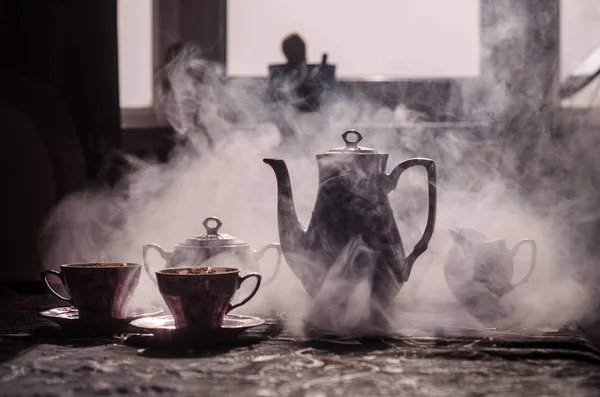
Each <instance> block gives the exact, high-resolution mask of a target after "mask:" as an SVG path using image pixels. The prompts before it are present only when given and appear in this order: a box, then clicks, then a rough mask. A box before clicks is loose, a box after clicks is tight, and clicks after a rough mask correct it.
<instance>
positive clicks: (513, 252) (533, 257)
mask: <svg viewBox="0 0 600 397" xmlns="http://www.w3.org/2000/svg"><path fill="white" fill-rule="evenodd" d="M524 244H529V245H530V246H531V265H529V272H527V274H526V275H525V277H523V279H522V280H521V281H519V282H517V283H515V284H513V285H512V288H513V289H514V288H516V287H518V286H519V285H521V284H525V283H526V282H527V281H528V280H529V277H531V275H532V274H533V270H534V269H535V263H536V260H537V247H536V245H535V241H534V240H530V239H525V240H521V241H519V242H518V243H517V244H515V246H514V247H512V248H511V249H510V255H511V256H513V257H514V256H515V255H516V254H517V251H518V250H519V248H520V247H521V246H522V245H524Z"/></svg>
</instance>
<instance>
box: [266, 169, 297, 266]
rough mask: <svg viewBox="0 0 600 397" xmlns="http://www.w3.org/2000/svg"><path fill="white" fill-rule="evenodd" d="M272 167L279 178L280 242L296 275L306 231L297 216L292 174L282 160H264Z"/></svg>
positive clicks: (278, 216) (278, 221) (278, 220)
mask: <svg viewBox="0 0 600 397" xmlns="http://www.w3.org/2000/svg"><path fill="white" fill-rule="evenodd" d="M263 162H264V163H266V164H268V165H270V166H271V168H273V171H274V172H275V177H276V178H277V224H278V227H279V240H280V243H281V248H282V250H283V254H284V257H285V259H286V262H288V265H289V266H290V267H291V268H292V271H294V273H296V272H297V271H298V270H299V269H297V268H298V266H296V265H297V264H296V255H295V254H298V253H300V252H301V251H303V244H304V239H305V235H306V231H305V229H304V227H303V226H302V224H301V223H300V221H299V220H298V216H297V215H296V208H295V204H294V196H293V195H292V184H291V181H290V174H289V171H288V168H287V165H286V164H285V161H283V160H280V159H263Z"/></svg>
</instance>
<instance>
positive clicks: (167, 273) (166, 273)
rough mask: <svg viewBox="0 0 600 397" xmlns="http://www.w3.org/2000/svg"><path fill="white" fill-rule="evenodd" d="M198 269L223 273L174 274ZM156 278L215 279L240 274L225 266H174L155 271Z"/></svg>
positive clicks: (235, 269)
mask: <svg viewBox="0 0 600 397" xmlns="http://www.w3.org/2000/svg"><path fill="white" fill-rule="evenodd" d="M199 267H210V268H213V269H223V270H225V271H219V272H215V273H196V274H193V273H192V274H181V273H176V272H175V271H177V270H184V269H197V268H199ZM155 273H156V276H159V275H160V276H169V277H216V276H222V275H225V274H236V273H237V274H239V273H240V269H237V268H235V267H227V266H176V267H169V268H165V269H160V270H156V271H155Z"/></svg>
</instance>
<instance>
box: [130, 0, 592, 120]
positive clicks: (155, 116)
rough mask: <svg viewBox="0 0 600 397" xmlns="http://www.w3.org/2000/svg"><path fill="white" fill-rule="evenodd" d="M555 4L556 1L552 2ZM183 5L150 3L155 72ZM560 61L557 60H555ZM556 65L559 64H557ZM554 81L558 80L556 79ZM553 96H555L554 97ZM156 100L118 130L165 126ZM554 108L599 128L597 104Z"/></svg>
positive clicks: (223, 35)
mask: <svg viewBox="0 0 600 397" xmlns="http://www.w3.org/2000/svg"><path fill="white" fill-rule="evenodd" d="M486 1H490V0H480V2H481V6H484V4H485V2H486ZM556 1H559V0H556ZM212 2H213V4H214V6H215V7H217V10H218V19H219V21H218V22H219V23H218V27H217V29H218V32H216V36H217V37H219V38H220V40H219V42H218V43H216V48H215V55H216V56H215V58H216V59H214V60H216V61H220V62H223V63H225V62H226V61H227V59H226V56H227V55H226V54H227V48H226V46H227V0H212ZM185 6H186V5H185V2H184V1H182V0H169V1H163V0H153V1H152V7H153V8H152V12H153V16H152V17H153V57H152V58H153V70H154V71H156V70H158V68H159V67H161V66H162V63H163V56H164V54H165V52H166V50H167V48H168V47H169V46H170V45H172V44H173V43H175V42H177V41H179V40H181V39H182V37H181V32H182V31H186V29H185V28H184V27H182V26H181V24H180V19H181V18H180V15H181V13H182V12H185ZM558 18H559V21H558V24H554V26H558V27H557V29H559V30H558V31H557V32H555V33H556V36H557V37H556V39H557V40H558V47H559V49H558V57H560V56H561V50H560V48H561V40H560V34H559V32H560V25H561V24H560V18H561V9H560V6H559V9H558ZM201 19H202V18H201V17H199V18H198V20H196V22H197V23H202V20H201ZM186 39H191V40H196V41H198V39H199V38H198V37H194V38H188V37H186ZM559 59H560V58H559ZM559 63H560V62H559ZM555 73H556V76H559V75H560V69H559V67H558V68H557V70H556V72H555ZM557 79H558V77H557ZM354 83H355V84H357V83H360V84H365V83H367V82H363V81H361V82H354ZM555 95H556V94H555ZM157 98H158V92H157V87H154V92H153V101H152V102H153V105H152V106H149V107H147V108H121V127H122V129H123V130H127V129H140V128H153V127H165V126H168V123H167V121H166V119H165V117H164V115H163V114H162V112H161V111H160V107H159V103H158V101H157V100H156V99H157ZM549 99H550V100H551V102H553V103H554V104H555V106H556V112H557V114H558V115H560V118H561V119H563V120H565V119H566V120H570V121H580V122H584V123H585V124H586V125H588V126H592V127H600V101H598V102H597V103H596V104H591V105H590V106H589V107H582V106H579V107H570V106H568V104H564V103H563V102H562V101H561V100H559V99H558V98H556V99H554V100H553V99H551V98H549Z"/></svg>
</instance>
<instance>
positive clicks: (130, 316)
mask: <svg viewBox="0 0 600 397" xmlns="http://www.w3.org/2000/svg"><path fill="white" fill-rule="evenodd" d="M162 312H163V310H162V309H160V308H158V307H154V306H144V307H136V308H131V309H129V313H127V316H126V317H123V318H110V319H98V320H85V321H82V320H80V319H79V311H78V310H77V308H75V307H74V306H66V307H55V308H53V309H49V310H44V311H42V312H40V313H39V315H40V316H42V317H44V318H47V319H48V320H51V321H53V322H55V323H56V324H58V325H60V326H61V327H63V328H64V327H73V326H82V325H93V326H101V327H107V328H120V327H123V326H125V327H126V326H127V325H128V324H129V323H130V322H131V321H133V320H138V319H142V318H146V317H149V316H156V315H158V314H161V313H162Z"/></svg>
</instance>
